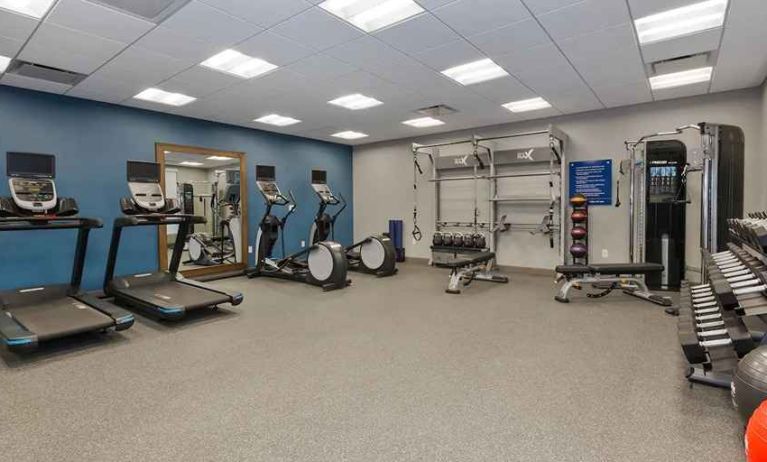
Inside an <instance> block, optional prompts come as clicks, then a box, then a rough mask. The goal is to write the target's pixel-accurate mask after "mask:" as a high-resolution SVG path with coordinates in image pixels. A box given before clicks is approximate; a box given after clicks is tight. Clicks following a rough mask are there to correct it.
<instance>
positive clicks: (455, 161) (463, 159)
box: [453, 155, 469, 167]
mask: <svg viewBox="0 0 767 462" xmlns="http://www.w3.org/2000/svg"><path fill="white" fill-rule="evenodd" d="M468 160H469V156H468V155H466V156H463V157H456V158H455V159H453V164H454V165H462V166H465V167H468V165H469V164H468Z"/></svg>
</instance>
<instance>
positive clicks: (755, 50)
mask: <svg viewBox="0 0 767 462" xmlns="http://www.w3.org/2000/svg"><path fill="white" fill-rule="evenodd" d="M765 23H767V8H765V7H764V3H763V2H762V1H761V0H741V1H740V2H738V3H735V4H733V5H732V9H731V11H730V16H729V18H728V20H727V24H726V28H725V32H724V36H723V37H722V46H721V48H720V50H719V57H718V59H717V65H716V67H715V68H714V77H713V83H712V86H711V89H712V90H713V91H722V90H733V89H736V88H747V87H753V86H757V85H760V84H761V83H762V82H763V81H764V78H765V76H767V55H766V54H765V53H764V44H765V43H767V28H765V27H764V24H765Z"/></svg>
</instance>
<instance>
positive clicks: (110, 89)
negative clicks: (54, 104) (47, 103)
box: [67, 74, 145, 103]
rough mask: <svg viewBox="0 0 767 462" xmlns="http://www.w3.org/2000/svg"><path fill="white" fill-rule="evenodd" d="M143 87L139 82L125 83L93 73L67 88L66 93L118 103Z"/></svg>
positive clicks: (135, 93)
mask: <svg viewBox="0 0 767 462" xmlns="http://www.w3.org/2000/svg"><path fill="white" fill-rule="evenodd" d="M144 88H145V87H144V86H142V85H140V84H135V83H126V82H122V81H118V80H115V79H111V78H105V77H101V76H99V75H96V74H94V75H91V76H89V77H88V78H86V79H85V80H83V81H82V82H80V83H79V84H77V86H75V87H74V88H72V89H71V90H69V92H67V95H68V96H74V97H77V98H87V99H93V100H96V101H103V102H106V103H119V102H121V101H123V100H126V99H128V98H131V97H133V96H134V95H137V94H138V93H139V92H141V90H143V89H144Z"/></svg>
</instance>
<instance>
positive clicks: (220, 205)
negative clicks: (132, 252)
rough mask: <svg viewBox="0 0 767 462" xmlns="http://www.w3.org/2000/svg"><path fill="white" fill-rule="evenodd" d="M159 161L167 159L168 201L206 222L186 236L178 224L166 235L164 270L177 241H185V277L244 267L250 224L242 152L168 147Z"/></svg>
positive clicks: (163, 250) (166, 181)
mask: <svg viewBox="0 0 767 462" xmlns="http://www.w3.org/2000/svg"><path fill="white" fill-rule="evenodd" d="M158 146H160V145H158ZM158 158H161V160H162V161H161V164H162V166H163V177H164V181H163V187H164V189H165V194H166V197H168V198H169V199H175V200H176V201H178V204H179V206H180V209H181V211H180V212H179V213H180V214H186V215H195V216H199V217H203V218H205V222H204V223H197V224H195V225H194V227H193V228H192V229H191V230H190V231H189V234H188V235H187V236H186V237H181V236H179V234H178V233H179V229H178V226H167V227H166V229H165V230H164V231H161V233H164V235H161V238H160V241H161V253H164V255H161V258H160V260H161V266H162V264H163V262H164V263H165V265H164V268H167V262H169V261H170V260H171V257H172V254H173V247H174V244H175V242H176V240H177V239H179V238H183V239H184V240H185V244H184V251H183V254H182V255H181V266H180V270H181V271H182V272H183V274H185V275H204V274H212V273H217V272H224V271H229V270H235V269H244V267H245V260H244V255H246V253H245V248H246V247H245V246H246V245H247V243H245V242H243V236H246V235H247V234H246V233H247V231H246V230H245V224H246V223H247V220H246V219H245V217H244V216H243V210H246V209H244V207H243V205H244V204H243V200H242V196H243V194H242V191H243V189H244V188H243V184H242V181H241V178H242V176H243V172H242V168H243V163H244V161H243V156H242V154H240V153H232V152H222V151H216V150H209V149H203V148H192V147H182V146H170V145H162V148H161V150H160V149H158ZM163 238H164V239H163ZM162 241H164V242H162ZM163 257H164V258H163Z"/></svg>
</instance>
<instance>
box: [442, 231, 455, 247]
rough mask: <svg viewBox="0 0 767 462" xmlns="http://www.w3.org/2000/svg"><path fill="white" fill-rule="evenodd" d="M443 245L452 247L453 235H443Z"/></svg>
mask: <svg viewBox="0 0 767 462" xmlns="http://www.w3.org/2000/svg"><path fill="white" fill-rule="evenodd" d="M442 245H444V246H445V247H450V246H451V245H453V234H452V233H442Z"/></svg>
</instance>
